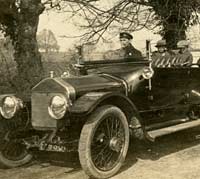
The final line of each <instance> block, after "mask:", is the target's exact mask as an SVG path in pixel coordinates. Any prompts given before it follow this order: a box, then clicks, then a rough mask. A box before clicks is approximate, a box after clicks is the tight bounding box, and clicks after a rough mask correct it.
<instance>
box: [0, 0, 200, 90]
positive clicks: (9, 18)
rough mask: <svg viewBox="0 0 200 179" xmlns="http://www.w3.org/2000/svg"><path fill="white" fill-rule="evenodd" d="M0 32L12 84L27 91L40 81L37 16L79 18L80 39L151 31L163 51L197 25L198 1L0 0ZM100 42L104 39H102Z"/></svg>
mask: <svg viewBox="0 0 200 179" xmlns="http://www.w3.org/2000/svg"><path fill="white" fill-rule="evenodd" d="M0 4H1V6H0V30H1V31H3V32H4V33H5V35H6V36H10V38H11V40H12V43H13V45H14V49H15V53H14V59H15V61H16V63H17V69H18V74H17V76H16V78H15V80H13V86H15V87H16V89H18V91H22V92H23V91H30V89H31V87H32V86H33V85H35V83H37V82H38V81H39V80H40V79H41V78H42V77H43V67H42V63H41V55H40V53H39V51H38V45H37V40H36V32H37V26H38V21H39V16H40V14H41V13H42V12H43V11H44V9H45V8H46V10H47V11H48V10H51V9H57V10H62V11H63V12H68V13H70V14H71V17H70V19H71V18H73V17H78V18H79V19H82V21H81V22H82V23H81V24H79V25H80V26H81V27H82V29H83V34H82V36H81V37H82V38H83V39H85V40H88V39H90V40H92V41H98V40H99V39H100V38H102V39H104V38H103V35H104V34H105V33H106V32H108V29H110V30H113V31H114V30H115V29H118V30H127V31H137V30H140V29H142V28H147V29H150V30H151V29H155V28H156V27H159V28H160V30H159V33H160V34H161V35H162V36H163V38H166V40H167V42H168V46H169V47H174V46H175V44H176V42H177V40H178V39H182V38H185V31H186V29H187V28H188V27H189V26H190V25H193V24H196V23H198V22H199V14H198V11H199V5H200V1H199V0H190V1H186V0H166V1H163V0H110V1H109V0H0ZM104 40H106V39H104Z"/></svg>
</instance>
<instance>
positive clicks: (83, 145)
mask: <svg viewBox="0 0 200 179" xmlns="http://www.w3.org/2000/svg"><path fill="white" fill-rule="evenodd" d="M107 114H115V115H118V116H119V118H120V119H121V121H122V124H123V125H124V129H125V146H124V150H123V152H122V153H123V154H122V156H121V158H120V160H119V163H118V164H117V165H116V166H115V167H114V168H112V169H111V170H110V171H101V170H99V169H98V168H96V167H95V165H94V164H93V162H92V159H91V155H90V145H91V141H92V138H93V135H94V133H95V129H96V127H97V126H98V125H99V124H100V123H101V121H102V119H103V117H104V116H105V115H107ZM128 147H129V127H128V122H127V118H126V116H125V114H124V113H123V112H122V111H121V109H119V108H118V107H115V106H111V105H105V106H102V107H99V108H97V109H96V111H94V112H93V113H92V114H91V115H90V116H89V118H88V120H87V122H86V123H85V125H84V126H83V128H82V131H81V136H80V140H79V149H78V152H79V160H80V163H81V166H82V168H83V170H84V172H85V173H86V174H87V175H88V176H90V177H94V178H109V177H111V176H113V175H115V174H116V173H117V172H118V171H119V169H120V168H121V166H122V165H123V162H124V160H125V157H126V154H127V151H128Z"/></svg>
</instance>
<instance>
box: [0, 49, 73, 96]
mask: <svg viewBox="0 0 200 179" xmlns="http://www.w3.org/2000/svg"><path fill="white" fill-rule="evenodd" d="M71 57H72V56H70V55H66V53H63V52H60V53H56V52H52V53H49V54H44V53H43V54H42V63H43V67H44V71H45V77H48V76H49V72H50V71H54V72H55V73H54V74H55V75H56V76H60V75H61V74H62V73H63V72H64V71H66V70H67V69H68V64H69V63H70V59H71ZM16 73H17V67H16V63H15V61H14V60H13V57H12V55H11V54H9V53H8V52H6V51H0V94H4V93H9V92H13V89H12V88H13V87H12V85H11V81H12V78H13V77H14V76H15V75H16Z"/></svg>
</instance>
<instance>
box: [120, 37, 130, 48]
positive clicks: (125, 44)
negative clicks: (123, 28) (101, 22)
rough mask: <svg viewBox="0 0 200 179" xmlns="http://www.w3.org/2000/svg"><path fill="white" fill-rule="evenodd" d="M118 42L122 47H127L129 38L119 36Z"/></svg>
mask: <svg viewBox="0 0 200 179" xmlns="http://www.w3.org/2000/svg"><path fill="white" fill-rule="evenodd" d="M120 44H121V47H122V48H124V47H127V46H128V45H129V44H130V40H129V39H126V38H120Z"/></svg>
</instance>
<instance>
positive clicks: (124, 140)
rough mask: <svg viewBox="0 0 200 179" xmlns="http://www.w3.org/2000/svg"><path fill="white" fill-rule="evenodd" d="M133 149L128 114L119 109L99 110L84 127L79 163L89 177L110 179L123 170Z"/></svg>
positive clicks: (106, 107)
mask: <svg viewBox="0 0 200 179" xmlns="http://www.w3.org/2000/svg"><path fill="white" fill-rule="evenodd" d="M128 146H129V127H128V122H127V119H126V116H125V114H124V113H123V112H122V111H121V110H120V109H119V108H118V107H115V106H110V105H105V106H102V107H99V108H98V109H97V110H96V111H95V112H94V113H93V114H92V115H91V116H90V117H89V118H88V120H87V122H86V124H85V125H84V126H83V129H82V132H81V137H80V141H79V159H80V163H81V166H82V168H83V170H84V171H85V173H86V174H87V175H89V176H91V177H95V178H108V177H111V176H112V175H114V174H116V173H117V172H118V171H119V169H120V167H121V166H122V164H123V162H124V160H125V157H126V154H127V151H128Z"/></svg>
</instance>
